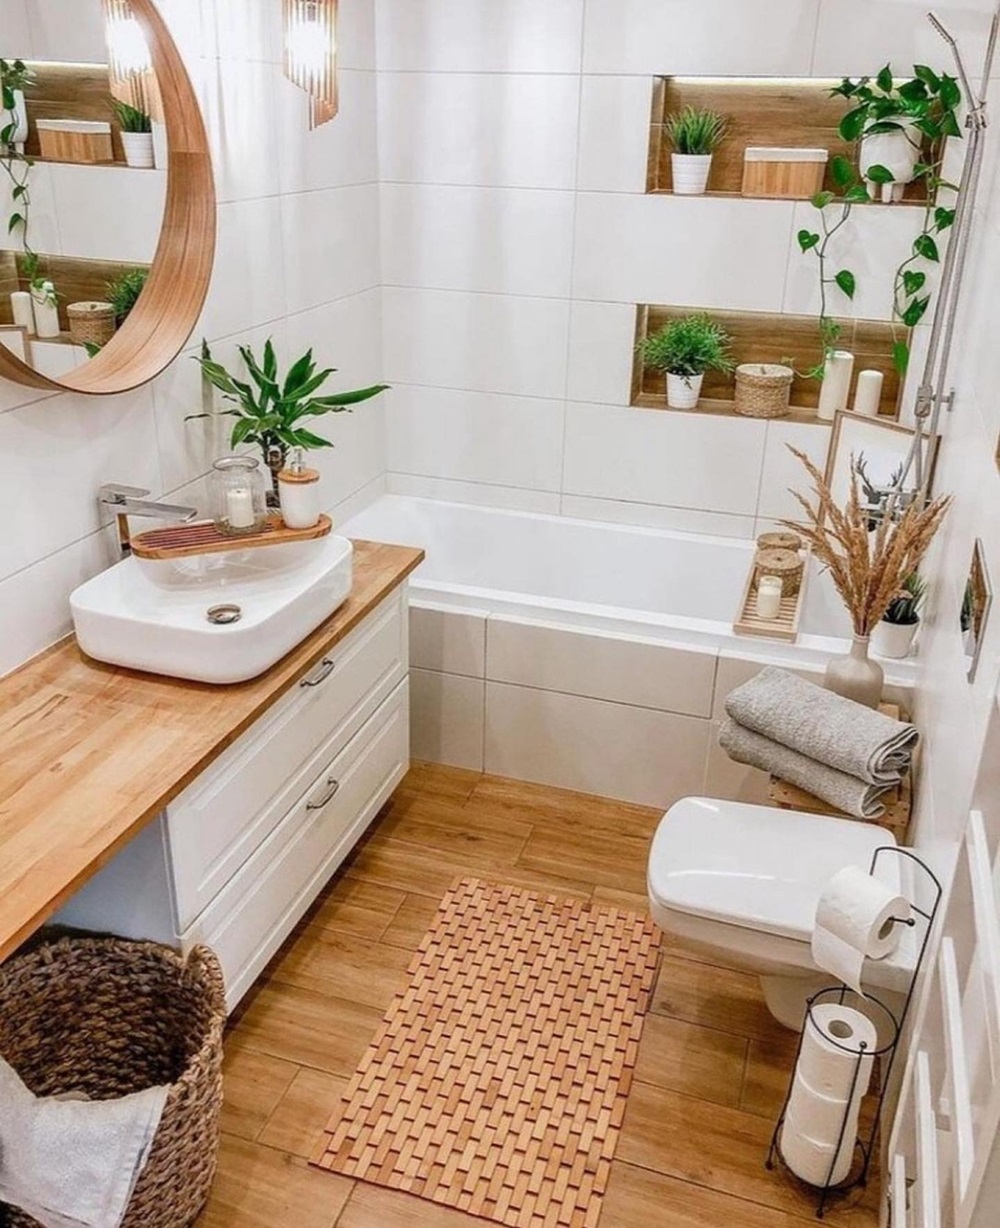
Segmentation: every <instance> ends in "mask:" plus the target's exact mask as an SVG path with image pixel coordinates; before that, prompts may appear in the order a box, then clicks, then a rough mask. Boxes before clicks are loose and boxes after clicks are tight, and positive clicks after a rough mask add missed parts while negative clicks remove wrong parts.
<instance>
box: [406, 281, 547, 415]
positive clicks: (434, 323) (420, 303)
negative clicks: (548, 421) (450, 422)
mask: <svg viewBox="0 0 1000 1228" xmlns="http://www.w3.org/2000/svg"><path fill="white" fill-rule="evenodd" d="M383 311H384V333H383V337H384V344H385V372H386V378H387V379H388V380H389V382H391V383H397V384H426V385H432V386H433V385H436V386H438V387H442V388H467V389H472V390H475V391H477V392H504V393H511V394H513V395H515V396H535V397H543V398H551V397H561V396H563V394H564V392H565V383H566V344H567V336H568V329H569V304H568V303H566V302H558V301H556V300H554V299H537V298H513V297H510V296H500V295H493V294H460V293H453V292H445V291H439V290H404V289H399V288H392V289H386V290H385V291H384V293H383Z"/></svg>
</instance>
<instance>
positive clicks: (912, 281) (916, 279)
mask: <svg viewBox="0 0 1000 1228" xmlns="http://www.w3.org/2000/svg"><path fill="white" fill-rule="evenodd" d="M926 282H927V274H926V273H918V272H915V271H914V270H913V269H906V270H904V272H903V290H904V292H905V293H906V294H907V295H908V296H909V297H911V298H912V296H913V295H914V294H916V293H917V292H918V291H919V290H922V289H923V288H924V285H925V284H926Z"/></svg>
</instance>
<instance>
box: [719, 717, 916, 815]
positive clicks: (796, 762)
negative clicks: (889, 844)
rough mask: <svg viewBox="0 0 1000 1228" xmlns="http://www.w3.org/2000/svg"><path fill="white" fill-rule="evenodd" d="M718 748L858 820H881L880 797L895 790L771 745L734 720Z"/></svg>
mask: <svg viewBox="0 0 1000 1228" xmlns="http://www.w3.org/2000/svg"><path fill="white" fill-rule="evenodd" d="M719 745H720V746H721V747H722V749H723V750H724V751H725V752H726V753H727V754H728V755H729V757H730V759H735V760H736V762H737V763H748V764H749V765H750V766H751V767H755V768H760V769H761V771H763V772H773V773H774V774H775V776H780V777H781V779H782V780H787V781H790V782H791V783H792V784H793V785H798V786H799V788H800V789H805V791H806V792H807V793H812V794H813V795H814V796H816V797H821V798H822V799H823V801H825V802H829V803H830V805H831V806H836V808H837V809H838V810H839V811H841V813H843V814H847V815H853V816H854V817H855V818H856V819H878V818H881V816H882V815H883V814H885V807H884V806H883V805H882V803H881V802H880V801H879V798H880V797H881V796H882V794H883V793H887V792H888V791H889V790H890V789H892V788H893V787H894V785H892V784H880V785H876V784H869V783H868V782H866V781H864V780H859V779H858V778H857V777H856V776H850V775H848V774H847V773H846V772H840V771H838V770H837V769H836V768H832V767H828V766H827V765H826V764H825V763H817V762H816V760H815V759H810V758H808V757H807V756H806V755H802V754H800V753H799V752H798V751H797V750H792V749H791V748H790V747H788V746H782V745H781V744H780V743H779V742H772V741H771V739H770V738H765V737H764V736H763V734H759V733H754V731H753V730H752V729H744V727H743V726H742V725H738V724H737V723H736V722H735V721H726V723H725V724H724V725H723V726H722V729H721V730H720V731H719Z"/></svg>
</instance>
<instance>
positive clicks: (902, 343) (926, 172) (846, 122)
mask: <svg viewBox="0 0 1000 1228" xmlns="http://www.w3.org/2000/svg"><path fill="white" fill-rule="evenodd" d="M913 72H914V76H913V77H912V78H910V79H909V80H906V81H902V82H898V81H897V80H896V78H895V77H894V75H893V72H892V67H891V65H888V64H887V65H886V66H885V67H884V68H883V69H882V70H881V71H880V72H879V73H878V75H877V76H876V77H874V78H871V77H860V78H857V79H852V78H847V77H845V78H844V80H843V81H841V83H840V84H839V85H838V86H836V87H835V88H834V89H833V90H832V91H831V92H832V94H833V96H835V97H841V98H844V99H845V100H847V101H849V102H850V103H851V104H852V106H851V109H850V110H849V111H848V112H847V114H846V115H844V117H843V119H842V120H841V121H840V125H839V132H840V136H841V137H842V138H843V140H845V141H848V142H851V143H854V142H859V141H862V140H864V139H865V138H866V137H874V136H879V135H884V134H887V133H892V132H902V133H905V134H906V135H907V138H908V139H909V140H910V141H911V143H915V142H919V147H920V148H919V155H920V156H919V160H918V161H917V163H916V166H915V169H914V179H913V182H920V183H922V184H923V186H924V188H925V191H926V205H925V208H924V214H923V218H922V221H921V225H920V231H919V233H918V234H917V236H916V238H915V239H914V241H913V244H912V247H911V249H910V252H909V253H908V255H907V256H906V258H905V259H904V260H903V261H902V263H901V264H900V265H899V267H898V268H897V269H896V271H895V273H894V276H893V285H892V292H891V294H892V299H891V301H892V319H893V323H894V324H897V325H902V326H903V327H904V328H906V329H911V328H914V327H915V326H916V325H917V324H919V323H920V321H921V320H922V319H923V318H924V316H925V315H926V313H927V311H928V309H929V307H930V304H931V293H930V291H929V289H928V273H927V269H926V268H925V267H922V266H925V265H935V264H937V263H939V261H940V259H941V251H940V238H941V236H942V235H943V234H944V233H945V232H946V231H947V230H949V229H950V227H951V226H952V224H953V223H954V220H955V209H954V208H952V207H945V206H944V205H943V204H941V203H940V195H941V193H942V191H952V192H955V191H957V190H958V189H957V188H956V187H955V185H954V184H951V183H948V182H947V181H946V180H945V179H943V178H942V177H941V168H942V164H943V160H944V152H945V142H946V139H947V138H948V137H959V138H961V136H962V129H961V127H960V125H959V122H958V108H959V106H960V105H961V100H962V95H961V90H960V89H959V86H958V83H957V81H956V79H955V78H954V77H950V76H948V74H947V73H940V74H939V73H936V72H935V71H934V70H933V69H931V68H928V67H927V66H926V65H923V64H917V65H915V66H914V69H913ZM830 173H831V177H832V179H833V183H834V189H835V190H833V191H824V192H819V193H817V195H816V196H814V197H813V198H812V204H813V206H814V208H816V209H817V210H818V212H819V214H820V219H821V225H820V231H819V232H817V231H814V230H811V229H809V228H805V229H803V230H800V231H799V233H798V236H797V237H798V242H799V247H800V249H801V250H802V252H803V253H804V254H813V255H814V256H815V257H816V259H817V260H818V263H819V281H820V315H819V332H820V340H821V342H822V345H823V355H824V360H825V358H826V356H827V355H828V354H829V353H830V351H831V350H832V349H834V348H835V346H836V342H837V340H838V338H839V336H840V331H841V329H840V325H839V324H838V322H837V320H836V319H835V318H834V317H833V315H832V314H831V312H830V295H831V293H833V291H834V290H835V289H836V290H839V291H840V292H842V293H843V294H844V295H845V296H846V297H847V298H848V299H853V298H854V296H855V293H856V291H857V278H856V276H855V274H854V272H853V270H851V269H848V268H840V269H837V270H836V271H833V270H832V268H831V265H832V264H833V263H834V261H833V246H832V244H833V239H834V237H835V236H836V234H837V232H838V231H840V230H841V229H842V228H843V226H844V225H845V224H846V223H847V220H848V218H849V217H850V214H851V211H852V209H853V207H854V206H855V205H859V204H866V203H868V200H869V194H868V189H867V187H866V184H865V182H864V181H863V180H862V179H861V178H860V176H859V173H858V171H857V170H856V169H855V167H854V165H853V164H852V163H851V161H850V160H849V159H847V158H845V157H843V156H838V157H835V158H834V159H833V160H832V161H831V164H830ZM866 175H867V178H868V180H869V181H870V182H871V183H873V184H876V185H881V184H889V183H894V182H895V181H896V179H895V175H894V174H893V172H892V171H891V170H890V169H889V168H888V167H886V166H881V165H879V164H875V165H873V166H870V167H868V168H867V171H866ZM831 208H832V209H835V210H836V213H835V214H834V219H833V221H832V223H831V221H830V220H829V218H828V214H827V210H829V209H831ZM892 358H893V364H894V366H895V367H896V370H897V371H898V372H899V374H900V375H901V376H904V375H905V374H906V371H907V368H908V366H909V361H910V346H909V342H908V341H907V340H906V339H905V338H903V337H900V336H899V335H898V334H897V336H896V339H895V342H894V344H893V353H892ZM806 374H808V375H809V376H810V377H812V378H822V374H823V363H820V364H819V365H818V366H817V367H816V368H814V369H813V370H812V371H810V372H807V373H806Z"/></svg>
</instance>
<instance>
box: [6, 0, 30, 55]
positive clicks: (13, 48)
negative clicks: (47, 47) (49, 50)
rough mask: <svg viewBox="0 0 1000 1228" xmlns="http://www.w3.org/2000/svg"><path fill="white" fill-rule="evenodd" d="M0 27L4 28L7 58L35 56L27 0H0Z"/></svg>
mask: <svg viewBox="0 0 1000 1228" xmlns="http://www.w3.org/2000/svg"><path fill="white" fill-rule="evenodd" d="M0 29H2V30H3V42H4V58H5V59H10V58H15V59H20V60H30V59H33V58H34V54H35V48H34V39H33V38H32V37H31V22H30V20H29V18H28V6H27V0H0Z"/></svg>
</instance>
